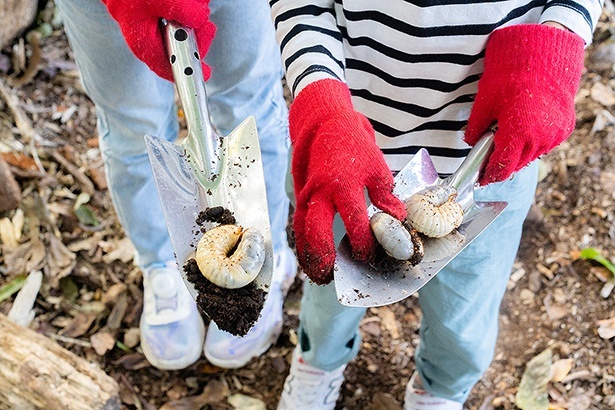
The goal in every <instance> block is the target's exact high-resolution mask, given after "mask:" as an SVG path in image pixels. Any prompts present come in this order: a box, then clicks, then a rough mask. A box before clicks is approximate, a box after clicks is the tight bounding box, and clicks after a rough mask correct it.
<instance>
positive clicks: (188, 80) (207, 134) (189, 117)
mask: <svg viewBox="0 0 615 410" xmlns="http://www.w3.org/2000/svg"><path fill="white" fill-rule="evenodd" d="M161 25H162V26H163V28H164V29H163V33H164V35H163V37H164V41H165V45H166V50H167V55H168V56H169V59H170V61H171V68H172V69H173V79H174V80H175V86H176V87H177V93H178V95H179V100H180V101H181V105H182V108H183V110H184V115H185V118H186V125H187V127H188V135H187V137H186V140H185V141H184V143H183V144H182V145H183V146H184V147H185V148H186V149H187V150H188V151H189V154H190V160H191V161H194V162H195V163H196V169H195V171H196V170H197V169H198V171H199V172H198V173H201V174H202V175H197V177H199V179H200V182H201V183H207V182H209V183H211V181H214V180H215V179H216V176H217V175H218V174H219V166H220V165H219V164H220V154H219V149H220V146H221V143H220V136H219V135H218V134H217V133H216V132H215V131H214V128H213V126H212V125H211V119H210V117H209V109H208V107H207V94H206V92H205V81H204V79H203V69H202V67H201V56H200V55H199V49H198V46H197V43H196V37H195V35H194V31H193V30H192V29H189V28H186V27H183V26H181V25H179V24H177V23H176V22H172V21H169V22H167V21H166V20H162V21H161Z"/></svg>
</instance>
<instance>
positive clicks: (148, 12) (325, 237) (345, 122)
mask: <svg viewBox="0 0 615 410" xmlns="http://www.w3.org/2000/svg"><path fill="white" fill-rule="evenodd" d="M103 1H104V2H105V4H106V5H107V8H108V10H109V12H110V14H111V16H112V17H113V18H114V19H115V20H116V21H117V22H118V23H119V26H120V29H121V30H122V33H123V35H124V37H125V39H126V42H127V44H128V46H129V47H130V49H131V50H132V51H133V52H134V53H135V55H136V56H137V57H138V58H139V59H141V60H142V61H144V62H145V63H146V64H147V65H148V66H149V67H150V68H151V69H152V70H153V71H154V72H155V73H156V74H158V75H159V76H160V77H162V78H165V79H167V80H169V81H173V74H172V71H171V65H170V63H169V61H168V58H167V56H166V51H165V48H164V46H163V42H162V38H163V37H162V33H160V28H159V27H160V26H159V22H160V19H161V18H164V19H166V20H168V21H176V22H178V23H180V24H182V25H184V26H186V27H189V28H192V29H194V30H195V36H196V38H197V43H198V47H199V52H200V54H201V56H205V55H206V53H207V51H208V49H209V46H210V45H211V42H212V40H213V38H214V35H215V30H216V29H215V26H214V24H213V23H212V22H211V21H210V20H209V0H140V1H136V0H132V1H131V0H103ZM583 56H584V42H583V40H582V39H581V38H580V37H579V36H577V35H576V34H573V33H571V32H568V31H566V30H563V29H559V28H554V27H548V26H543V25H516V26H510V27H506V28H503V29H499V30H496V31H495V32H493V34H492V35H491V36H490V38H489V40H488V42H487V49H486V52H485V61H484V65H485V68H484V73H483V76H482V77H481V79H480V81H479V83H478V94H477V95H476V99H475V102H474V106H473V107H472V111H471V114H470V119H469V122H468V127H467V130H466V133H465V141H466V142H467V143H468V144H469V145H474V144H475V143H476V142H477V141H478V140H479V139H480V137H481V136H482V135H483V134H484V133H485V132H486V131H487V130H488V129H489V128H490V127H491V126H492V125H494V124H496V123H497V127H498V128H497V131H496V133H495V135H494V151H493V153H492V154H491V157H490V158H489V161H488V164H487V166H486V168H485V171H484V174H483V175H482V177H481V179H480V183H481V184H482V185H486V184H488V183H491V182H498V181H503V180H505V179H507V178H508V177H510V176H511V175H512V174H513V173H514V172H517V171H519V170H520V169H521V168H523V167H525V166H526V165H527V164H528V163H530V162H531V161H533V160H534V159H536V158H538V157H539V156H541V155H543V154H545V153H547V152H549V151H550V150H552V149H553V148H555V147H556V146H557V145H558V144H560V143H561V142H562V141H563V140H565V139H566V138H567V137H568V136H569V135H570V134H571V133H572V131H573V129H574V125H575V109H574V96H575V94H576V92H577V89H578V86H579V81H580V77H581V73H582V71H583ZM210 72H211V70H210V68H209V67H208V66H207V65H205V64H203V73H204V76H205V80H207V79H208V78H209V75H210ZM289 122H290V136H291V140H292V143H293V152H294V156H293V161H292V174H293V179H294V184H295V195H296V198H297V207H296V210H295V217H294V232H295V241H296V247H297V255H298V257H299V263H300V265H301V267H302V268H303V270H304V271H305V272H306V274H307V275H308V276H309V277H310V278H311V279H312V280H313V281H314V282H315V283H318V284H326V283H329V282H330V281H331V280H332V279H333V266H334V263H335V243H334V239H333V230H332V225H333V217H334V215H335V213H337V212H339V214H340V216H341V217H342V219H343V221H344V225H345V226H346V231H347V232H348V237H349V239H350V243H351V245H352V249H353V254H354V256H355V257H356V258H357V259H359V260H364V261H365V260H369V259H370V258H372V257H373V255H374V251H375V242H374V241H375V240H374V237H373V235H372V232H371V229H370V225H369V219H368V217H367V212H366V204H365V199H364V190H365V189H367V192H368V194H369V197H370V199H371V201H372V203H373V204H374V205H375V206H377V207H378V208H380V209H382V210H383V211H385V212H387V213H389V214H391V215H392V216H394V217H395V218H397V219H400V220H403V219H404V218H405V216H406V210H405V206H404V204H403V203H402V202H401V201H400V200H399V199H398V198H396V197H395V196H394V195H393V194H392V190H393V177H392V174H391V171H390V169H389V167H388V166H387V165H386V163H385V161H384V157H383V155H382V152H381V151H380V149H379V148H378V146H377V145H376V141H375V135H374V130H373V128H372V126H371V124H370V123H369V121H368V120H367V118H366V117H365V116H363V115H362V114H360V113H358V112H357V111H355V110H354V108H353V106H352V102H351V98H350V91H349V90H348V87H347V86H346V85H345V84H343V83H342V82H339V81H336V80H320V81H317V82H315V83H312V84H310V85H308V86H307V87H306V88H305V89H303V90H302V91H301V92H300V93H299V95H298V96H297V98H296V99H295V101H294V102H293V104H292V106H291V110H290V118H289Z"/></svg>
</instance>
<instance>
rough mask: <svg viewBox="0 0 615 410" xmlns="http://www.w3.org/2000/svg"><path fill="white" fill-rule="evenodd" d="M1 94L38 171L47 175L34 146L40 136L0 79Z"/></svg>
mask: <svg viewBox="0 0 615 410" xmlns="http://www.w3.org/2000/svg"><path fill="white" fill-rule="evenodd" d="M0 94H2V97H3V98H4V100H5V101H6V103H7V105H8V106H9V108H10V110H11V112H12V113H13V120H14V121H15V125H16V126H17V128H18V129H19V132H20V133H21V135H22V137H23V138H24V140H25V142H26V143H27V144H28V146H29V147H30V151H31V152H30V153H31V154H32V158H33V159H34V162H35V163H36V166H37V167H38V170H39V171H41V172H42V173H43V174H46V173H47V171H45V168H44V167H43V164H42V163H41V160H40V158H39V157H38V153H37V152H36V147H35V146H34V143H35V141H36V140H37V139H40V136H39V135H38V133H37V132H36V131H35V130H34V128H32V125H30V121H29V120H28V117H26V115H25V114H24V113H23V111H21V109H20V108H19V106H18V105H17V101H15V97H14V96H13V95H12V94H11V92H10V91H9V89H8V88H7V86H6V85H5V84H4V81H2V79H1V78H0Z"/></svg>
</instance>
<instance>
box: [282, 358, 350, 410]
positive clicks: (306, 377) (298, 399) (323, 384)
mask: <svg viewBox="0 0 615 410" xmlns="http://www.w3.org/2000/svg"><path fill="white" fill-rule="evenodd" d="M345 368H346V365H342V366H340V367H338V368H337V369H335V370H332V371H330V372H327V371H324V370H320V369H318V368H316V367H314V366H310V365H309V364H307V363H305V362H304V361H303V359H302V358H301V352H300V348H299V346H297V347H296V348H295V350H294V351H293V359H292V363H291V365H290V374H289V375H288V377H286V381H285V382H284V390H283V391H282V397H280V402H279V403H278V410H315V409H318V410H333V409H335V403H336V402H337V399H338V398H339V396H340V388H341V387H342V383H344V369H345Z"/></svg>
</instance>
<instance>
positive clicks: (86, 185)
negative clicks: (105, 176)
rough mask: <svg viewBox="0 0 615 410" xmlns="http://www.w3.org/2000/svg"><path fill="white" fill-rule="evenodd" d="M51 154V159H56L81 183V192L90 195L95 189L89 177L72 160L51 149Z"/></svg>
mask: <svg viewBox="0 0 615 410" xmlns="http://www.w3.org/2000/svg"><path fill="white" fill-rule="evenodd" d="M51 156H52V157H53V159H55V160H56V161H58V162H59V163H60V164H61V165H62V166H63V167H64V168H66V170H67V171H68V172H70V173H71V174H72V175H73V176H74V177H75V178H77V180H78V181H79V182H81V184H82V185H83V192H85V193H86V194H89V195H92V194H93V193H94V192H95V191H96V189H95V188H94V183H93V182H92V181H91V180H90V178H88V177H86V176H85V175H84V174H83V172H81V171H80V170H79V168H77V167H76V166H75V165H74V164H73V163H72V162H70V161H69V160H67V159H66V158H64V157H63V156H62V154H59V153H58V152H56V151H51Z"/></svg>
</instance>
